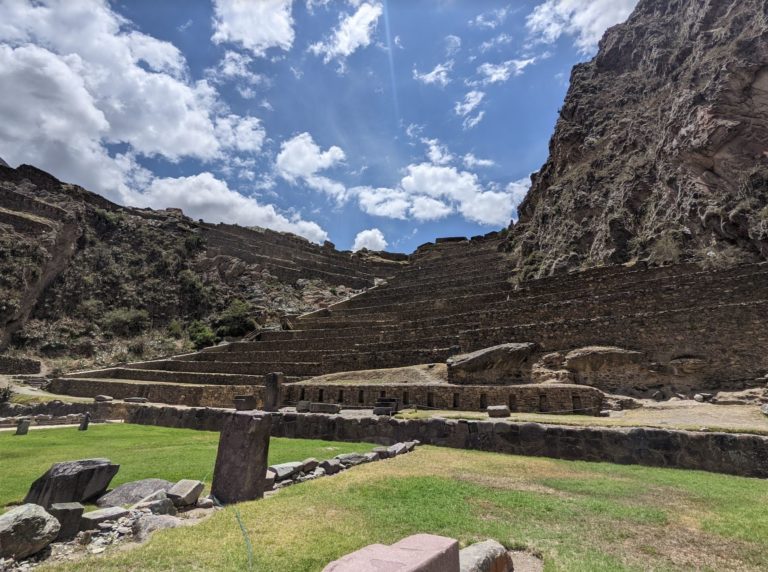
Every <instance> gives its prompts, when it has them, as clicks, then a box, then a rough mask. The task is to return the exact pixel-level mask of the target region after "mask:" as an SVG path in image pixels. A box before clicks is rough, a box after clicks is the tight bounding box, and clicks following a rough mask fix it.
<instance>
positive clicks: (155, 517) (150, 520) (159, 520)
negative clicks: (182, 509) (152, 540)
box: [133, 514, 183, 542]
mask: <svg viewBox="0 0 768 572" xmlns="http://www.w3.org/2000/svg"><path fill="white" fill-rule="evenodd" d="M182 525H183V522H182V520H181V519H180V518H178V517H175V516H170V515H167V514H146V515H144V516H141V517H139V518H138V519H137V520H136V522H134V523H133V535H134V536H135V537H136V540H138V541H139V542H144V541H145V540H146V539H147V538H149V536H150V535H151V534H152V533H153V532H155V531H156V530H163V529H165V528H177V527H179V526H182Z"/></svg>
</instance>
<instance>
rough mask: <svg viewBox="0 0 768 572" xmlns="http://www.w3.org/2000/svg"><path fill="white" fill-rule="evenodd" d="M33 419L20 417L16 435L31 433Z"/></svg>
mask: <svg viewBox="0 0 768 572" xmlns="http://www.w3.org/2000/svg"><path fill="white" fill-rule="evenodd" d="M30 423H31V421H30V420H29V419H20V420H19V423H18V424H17V425H16V435H26V434H27V433H29V425H30Z"/></svg>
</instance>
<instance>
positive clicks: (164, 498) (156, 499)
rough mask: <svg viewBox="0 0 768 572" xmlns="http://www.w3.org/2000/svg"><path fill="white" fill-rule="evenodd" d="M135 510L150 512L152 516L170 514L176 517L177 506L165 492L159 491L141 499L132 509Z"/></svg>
mask: <svg viewBox="0 0 768 572" xmlns="http://www.w3.org/2000/svg"><path fill="white" fill-rule="evenodd" d="M131 509H132V510H133V509H135V510H143V509H146V510H149V512H151V513H152V514H170V515H171V516H176V506H175V504H174V502H173V500H171V499H170V498H169V497H168V495H167V494H166V492H165V491H157V492H154V493H152V494H151V495H149V496H148V497H146V498H143V499H141V500H140V501H139V502H138V503H136V504H135V505H134V506H132V507H131Z"/></svg>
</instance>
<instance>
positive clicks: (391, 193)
mask: <svg viewBox="0 0 768 572" xmlns="http://www.w3.org/2000/svg"><path fill="white" fill-rule="evenodd" d="M350 193H352V194H355V195H357V198H358V202H359V204H360V208H361V209H362V210H363V212H365V213H367V214H370V215H374V216H383V217H387V218H396V219H403V220H404V219H406V218H408V216H407V213H408V210H409V209H410V207H411V201H410V197H409V196H408V193H406V192H404V191H402V190H398V189H390V188H386V187H385V188H373V187H355V188H353V189H350Z"/></svg>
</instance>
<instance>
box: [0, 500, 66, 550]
mask: <svg viewBox="0 0 768 572" xmlns="http://www.w3.org/2000/svg"><path fill="white" fill-rule="evenodd" d="M60 529H61V525H60V524H59V521H58V520H56V519H55V518H54V517H53V516H51V515H50V514H48V513H47V512H45V509H44V508H43V507H41V506H38V505H36V504H23V505H21V506H18V507H16V508H14V509H12V510H9V511H8V512H6V513H5V514H3V515H0V558H15V559H16V560H21V559H22V558H26V557H27V556H31V555H32V554H35V553H37V552H40V551H41V550H42V549H43V548H45V547H46V546H48V545H49V544H50V543H51V542H53V541H54V540H55V539H56V537H57V536H58V534H59V530H60Z"/></svg>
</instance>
